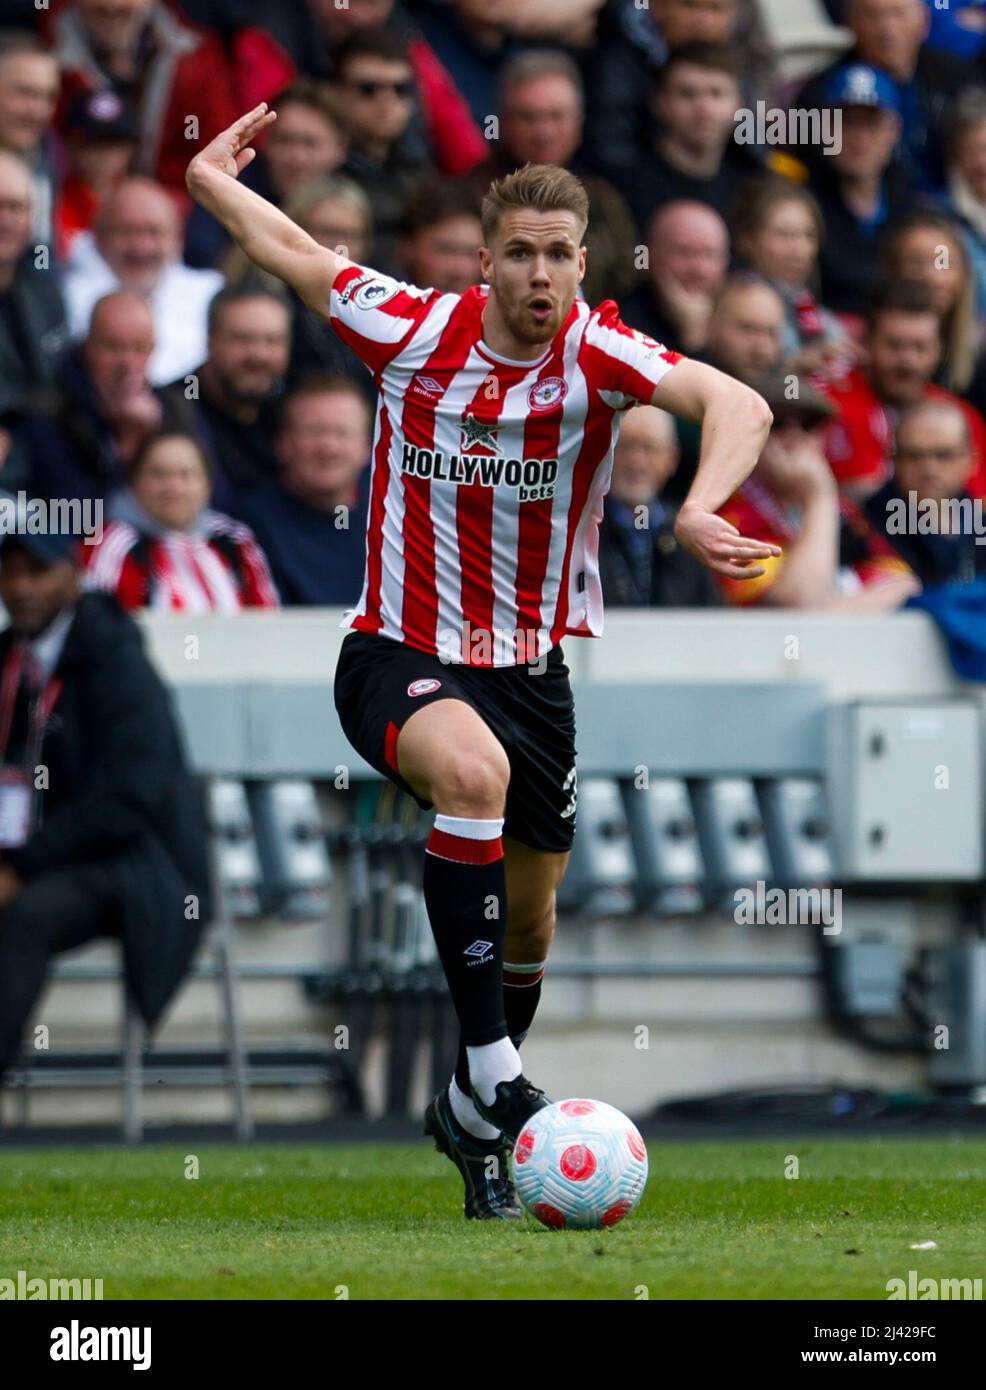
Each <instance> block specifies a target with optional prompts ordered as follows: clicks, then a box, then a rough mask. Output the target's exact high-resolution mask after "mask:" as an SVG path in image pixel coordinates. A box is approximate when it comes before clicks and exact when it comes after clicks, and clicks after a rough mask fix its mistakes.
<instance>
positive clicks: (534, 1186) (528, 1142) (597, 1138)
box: [513, 1100, 647, 1231]
mask: <svg viewBox="0 0 986 1390" xmlns="http://www.w3.org/2000/svg"><path fill="white" fill-rule="evenodd" d="M513 1176H514V1186H515V1187H516V1189H517V1195H518V1196H519V1198H520V1200H521V1201H522V1202H523V1204H524V1206H525V1207H526V1208H527V1210H528V1211H529V1212H530V1213H531V1215H532V1216H536V1217H537V1219H538V1220H539V1221H540V1222H542V1224H543V1225H545V1226H556V1227H562V1226H567V1227H570V1228H573V1229H575V1230H583V1231H585V1230H593V1231H597V1230H599V1229H600V1228H601V1227H603V1226H615V1225H616V1223H617V1222H618V1221H622V1220H623V1218H624V1216H626V1215H627V1214H628V1213H629V1212H631V1211H633V1209H634V1207H635V1206H636V1205H637V1203H638V1202H639V1201H640V1197H641V1194H642V1193H643V1190H644V1184H645V1183H646V1182H647V1149H646V1148H645V1147H644V1141H643V1139H641V1137H640V1133H639V1131H638V1130H637V1127H636V1125H634V1124H633V1123H632V1121H630V1120H628V1119H627V1117H626V1115H624V1114H623V1113H622V1112H621V1111H619V1110H616V1109H615V1108H614V1107H613V1106H612V1105H606V1104H604V1103H603V1102H602V1101H601V1100H561V1101H558V1102H557V1104H555V1105H548V1106H546V1107H545V1108H544V1109H543V1110H538V1111H537V1112H536V1113H535V1114H534V1115H532V1116H531V1118H530V1119H529V1120H528V1122H527V1124H526V1125H525V1126H524V1128H523V1129H522V1130H521V1132H520V1134H518V1136H517V1143H516V1144H515V1145H514V1164H513Z"/></svg>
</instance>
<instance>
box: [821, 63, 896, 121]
mask: <svg viewBox="0 0 986 1390" xmlns="http://www.w3.org/2000/svg"><path fill="white" fill-rule="evenodd" d="M825 104H826V105H827V106H872V107H875V108H877V109H878V110H881V111H893V112H895V113H896V114H897V115H898V116H899V115H900V94H899V92H898V90H897V83H896V82H895V81H894V79H893V78H892V77H890V76H889V75H888V74H887V73H885V72H881V71H880V69H879V68H871V67H870V66H869V64H868V63H843V65H842V66H841V67H838V68H836V70H835V72H833V73H832V75H831V77H830V78H829V80H828V81H827V82H826V84H825Z"/></svg>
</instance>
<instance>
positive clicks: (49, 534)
mask: <svg viewBox="0 0 986 1390" xmlns="http://www.w3.org/2000/svg"><path fill="white" fill-rule="evenodd" d="M43 520H44V517H43V513H40V511H39V512H38V513H35V512H32V511H31V510H30V509H29V508H28V506H27V504H26V502H25V500H24V497H23V494H21V495H19V496H17V497H14V496H13V495H12V494H11V493H9V492H0V565H2V564H3V559H4V556H5V555H7V554H8V553H9V551H10V550H11V549H13V550H26V551H27V553H28V554H29V555H33V556H34V557H35V558H36V559H38V560H40V561H41V562H42V563H43V564H45V565H57V564H59V563H61V562H63V561H67V562H68V563H69V564H75V563H76V554H75V552H76V546H77V545H78V542H79V540H80V537H79V536H75V535H72V534H70V533H69V534H66V533H65V532H64V531H48V530H44V529H39V527H40V523H41V522H42V521H43Z"/></svg>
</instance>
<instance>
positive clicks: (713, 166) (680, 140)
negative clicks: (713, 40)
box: [614, 44, 761, 231]
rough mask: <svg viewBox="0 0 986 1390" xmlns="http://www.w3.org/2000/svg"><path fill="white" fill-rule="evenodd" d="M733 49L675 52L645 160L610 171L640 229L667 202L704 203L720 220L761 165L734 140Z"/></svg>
mask: <svg viewBox="0 0 986 1390" xmlns="http://www.w3.org/2000/svg"><path fill="white" fill-rule="evenodd" d="M739 71H740V56H739V54H738V52H737V51H736V49H734V48H726V47H717V46H715V45H712V44H691V45H688V46H686V47H683V48H679V49H678V50H677V51H676V52H674V53H672V55H671V57H670V58H669V59H668V61H667V63H666V64H665V66H664V68H663V69H662V70H661V72H660V73H659V74H658V76H657V78H656V79H655V85H654V89H653V93H652V98H651V111H652V114H653V115H654V116H655V117H656V119H657V121H658V123H659V124H658V126H657V127H656V130H655V133H654V136H653V138H652V140H651V143H650V145H649V147H648V149H647V151H646V152H645V154H644V155H643V156H642V157H641V158H640V159H639V160H637V161H636V162H635V163H634V164H631V165H629V166H628V167H627V168H626V169H620V170H619V171H614V177H616V176H618V186H619V188H620V189H621V191H622V192H623V193H624V195H625V196H626V200H627V202H628V203H629V205H630V210H631V212H632V213H633V215H634V217H635V218H636V220H637V226H638V228H639V229H640V230H641V231H643V230H645V228H646V227H647V225H648V223H649V221H650V219H651V217H652V215H653V213H654V210H655V208H658V207H660V206H661V205H662V204H663V203H669V202H671V201H672V200H680V199H686V200H688V201H693V202H700V203H708V204H709V206H710V207H713V208H715V210H716V211H717V212H719V213H721V214H722V215H723V216H726V215H728V214H729V212H730V211H731V210H732V208H733V206H734V205H735V204H736V203H737V202H738V200H739V198H740V196H741V195H742V194H743V192H744V190H745V188H746V187H747V185H748V184H749V181H750V178H751V176H752V175H753V174H754V173H756V172H757V171H758V170H759V169H760V167H761V164H760V159H759V155H758V154H757V153H756V152H755V151H754V150H753V147H752V146H749V145H738V144H737V143H736V141H735V140H734V139H733V132H734V129H735V116H736V109H737V107H738V106H739V104H740V85H739Z"/></svg>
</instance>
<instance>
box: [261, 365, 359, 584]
mask: <svg viewBox="0 0 986 1390" xmlns="http://www.w3.org/2000/svg"><path fill="white" fill-rule="evenodd" d="M277 455H278V462H279V464H280V470H279V473H278V477H277V478H276V479H275V480H272V481H270V482H267V483H262V484H260V486H259V487H257V488H255V489H254V490H253V492H250V493H245V494H243V496H242V497H241V498H239V499H237V503H236V515H237V516H239V517H241V518H242V519H243V520H244V521H245V522H246V523H247V525H248V526H250V527H251V529H252V530H253V531H254V533H255V535H256V537H257V540H258V541H259V542H260V545H261V547H262V548H263V551H264V553H265V555H266V556H267V558H268V560H269V561H270V566H271V570H272V571H273V575H274V582H275V583H276V585H277V588H278V591H279V592H280V595H281V602H282V603H284V604H287V605H299V604H308V605H336V604H349V605H352V604H355V603H356V601H357V599H358V598H359V596H360V592H361V590H362V587H363V574H364V567H365V534H366V518H367V506H368V501H369V499H368V478H367V474H368V471H369V470H368V469H367V467H366V465H367V462H368V461H369V455H370V413H369V410H368V408H367V406H366V402H365V401H364V400H363V398H362V396H361V395H360V394H359V392H358V391H356V390H355V389H354V388H353V385H352V383H351V382H349V381H347V380H346V379H345V378H342V379H333V378H313V379H312V380H311V381H309V382H307V383H305V384H304V385H303V386H300V387H299V388H298V389H297V390H296V391H294V392H292V394H291V395H289V396H288V398H287V399H286V401H285V403H284V411H283V414H282V419H281V428H280V435H279V438H278V442H277Z"/></svg>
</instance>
